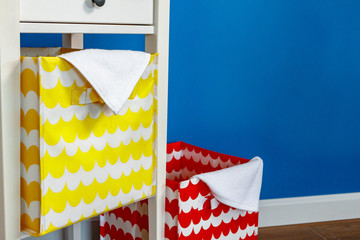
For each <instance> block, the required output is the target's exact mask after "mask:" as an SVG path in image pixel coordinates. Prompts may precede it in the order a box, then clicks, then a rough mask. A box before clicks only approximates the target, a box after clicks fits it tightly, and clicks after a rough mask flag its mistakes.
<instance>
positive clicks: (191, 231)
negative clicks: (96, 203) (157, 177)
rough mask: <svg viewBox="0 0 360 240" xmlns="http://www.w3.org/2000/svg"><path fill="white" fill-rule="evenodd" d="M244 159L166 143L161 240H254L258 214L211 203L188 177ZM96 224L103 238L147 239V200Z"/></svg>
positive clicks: (208, 194) (199, 185) (195, 180)
mask: <svg viewBox="0 0 360 240" xmlns="http://www.w3.org/2000/svg"><path fill="white" fill-rule="evenodd" d="M248 161H249V160H248V159H244V158H238V157H234V156H230V155H225V154H220V153H216V152H213V151H209V150H206V149H203V148H199V147H196V146H193V145H190V144H187V143H184V142H177V143H172V144H168V147H167V167H166V168H167V182H166V201H165V204H166V205H165V209H166V213H165V214H166V218H165V239H169V240H195V239H203V240H207V239H209V240H210V239H221V240H225V239H228V240H236V239H246V240H256V239H257V232H258V212H249V211H244V210H239V209H235V208H232V207H229V206H227V205H225V204H222V203H219V202H216V204H215V205H214V204H211V201H212V199H213V196H212V194H211V192H210V189H209V187H208V186H207V185H206V184H205V183H204V182H202V181H201V180H199V179H198V178H196V177H194V176H195V175H197V174H201V173H207V172H212V171H217V170H221V169H224V168H228V167H232V166H235V165H239V164H243V163H246V162H248ZM100 225H101V227H100V234H101V239H104V240H110V239H111V240H113V239H118V240H123V239H126V240H128V239H129V240H133V239H134V240H146V239H148V213H147V200H144V201H141V202H139V203H134V204H132V205H129V206H126V207H122V208H119V209H117V210H114V211H111V212H108V213H105V214H104V215H102V216H101V224H100Z"/></svg>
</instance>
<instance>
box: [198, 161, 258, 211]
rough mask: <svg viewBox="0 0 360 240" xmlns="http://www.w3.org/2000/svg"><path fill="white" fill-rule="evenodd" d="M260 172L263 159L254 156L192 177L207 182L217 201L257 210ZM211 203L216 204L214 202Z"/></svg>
mask: <svg viewBox="0 0 360 240" xmlns="http://www.w3.org/2000/svg"><path fill="white" fill-rule="evenodd" d="M262 173H263V161H262V160H261V158H259V157H255V158H253V159H252V160H250V161H249V162H247V163H244V164H240V165H236V166H233V167H230V168H225V169H222V170H219V171H214V172H209V173H203V174H199V175H196V176H194V177H195V178H199V179H200V180H201V181H203V182H205V183H206V184H207V186H208V187H209V188H210V190H211V192H212V194H213V196H214V198H215V199H216V200H217V201H219V202H221V203H223V204H226V205H228V206H230V207H233V208H237V209H241V210H246V211H255V212H257V211H259V197H260V189H261V182H262ZM212 204H215V205H216V202H215V203H214V202H212ZM215 207H216V206H215Z"/></svg>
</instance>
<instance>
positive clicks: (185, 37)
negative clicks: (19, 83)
mask: <svg viewBox="0 0 360 240" xmlns="http://www.w3.org/2000/svg"><path fill="white" fill-rule="evenodd" d="M171 4H172V6H171V36H170V48H171V49H170V83H169V130H168V140H169V142H173V141H178V140H183V141H186V142H189V143H192V144H195V145H199V146H202V147H205V148H209V149H212V150H216V151H220V152H224V153H228V154H233V155H237V156H242V157H247V158H250V157H253V156H255V155H259V156H261V157H262V158H263V159H264V162H265V169H264V182H263V190H262V198H263V199H267V198H280V197H295V196H307V195H320V194H334V193H345V192H359V191H360V180H359V177H358V176H359V172H360V137H359V136H360V45H359V44H360V14H359V11H360V1H358V0H338V1H334V0H327V1H314V0H302V1H291V0H290V1H289V0H277V1H276V0H275V1H267V0H241V1H238V0H232V1H218V0H217V1H215V0H207V1H189V0H184V1H172V3H171ZM40 38H41V39H42V40H43V41H45V44H46V46H56V45H58V46H59V45H60V44H61V37H60V36H59V35H53V36H44V35H40ZM36 41H37V40H35V38H34V35H23V36H22V44H23V46H39V45H38V44H37V43H36ZM143 44H144V36H116V35H110V36H100V35H93V36H86V41H85V46H86V47H99V48H100V47H101V48H108V49H115V48H120V49H136V50H143ZM41 45H44V44H41Z"/></svg>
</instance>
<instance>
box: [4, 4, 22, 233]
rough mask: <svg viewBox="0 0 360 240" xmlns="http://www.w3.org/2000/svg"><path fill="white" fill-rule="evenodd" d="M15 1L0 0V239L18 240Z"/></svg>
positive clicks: (17, 37) (18, 75)
mask: <svg viewBox="0 0 360 240" xmlns="http://www.w3.org/2000/svg"><path fill="white" fill-rule="evenodd" d="M20 235H21V234H20V34H19V15H18V1H15V0H13V1H8V0H0V239H1V240H18V239H20Z"/></svg>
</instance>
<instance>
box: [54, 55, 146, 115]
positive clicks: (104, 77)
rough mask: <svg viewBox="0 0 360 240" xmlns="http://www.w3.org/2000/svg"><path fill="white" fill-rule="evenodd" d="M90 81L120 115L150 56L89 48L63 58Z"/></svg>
mask: <svg viewBox="0 0 360 240" xmlns="http://www.w3.org/2000/svg"><path fill="white" fill-rule="evenodd" d="M59 57H61V58H63V59H65V60H67V61H68V62H70V63H71V64H72V65H74V67H75V68H76V69H77V70H79V72H80V73H81V74H82V75H83V76H84V77H85V78H86V80H88V81H89V83H90V84H91V85H92V87H93V88H94V89H95V91H96V92H97V93H98V94H99V96H100V97H101V98H102V99H103V100H104V102H105V103H106V105H107V106H108V107H109V108H110V109H111V110H112V111H113V113H114V114H118V113H119V112H120V110H121V107H122V106H123V105H124V103H125V102H126V100H127V99H128V98H129V96H130V95H131V92H132V91H133V89H134V87H135V85H136V83H137V82H138V80H139V79H140V77H141V75H142V74H143V72H144V71H145V69H146V67H147V65H148V64H149V61H150V54H149V53H145V52H136V51H124V50H100V49H88V50H83V51H77V52H71V53H67V54H63V55H60V56H59Z"/></svg>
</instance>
